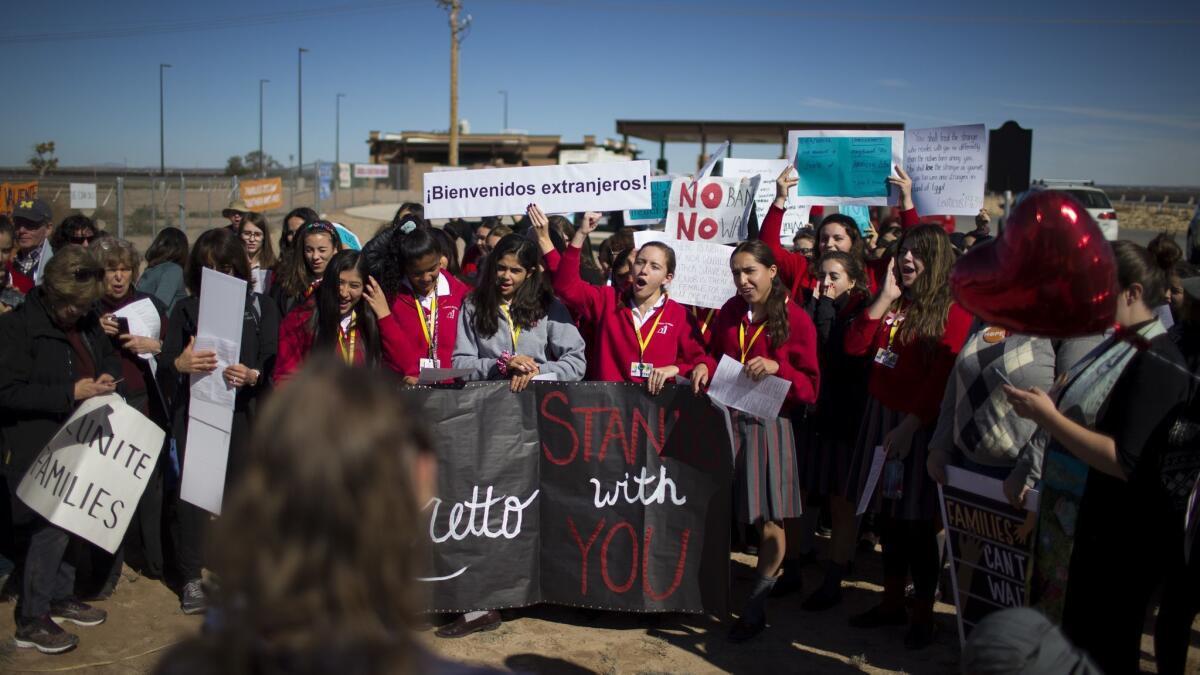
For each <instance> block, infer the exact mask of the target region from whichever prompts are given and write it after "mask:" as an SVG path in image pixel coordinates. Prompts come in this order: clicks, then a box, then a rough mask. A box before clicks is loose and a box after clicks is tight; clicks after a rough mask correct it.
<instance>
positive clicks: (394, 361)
mask: <svg viewBox="0 0 1200 675" xmlns="http://www.w3.org/2000/svg"><path fill="white" fill-rule="evenodd" d="M442 280H443V281H444V282H445V284H446V287H447V290H448V292H447V293H446V294H445V295H442V294H441V292H439V293H438V298H437V314H438V315H437V343H438V345H437V357H438V361H439V365H440V366H441V367H442V368H449V367H450V364H451V362H452V361H453V358H454V342H455V340H456V339H457V338H458V313H459V311H460V310H461V309H462V303H463V298H465V297H467V293H469V292H470V289H469V288H467V285H466V284H464V283H463V282H461V281H459V280H458V279H455V278H454V277H452V276H450V275H449V274H446V273H445V272H442ZM440 285H442V284H441V283H440V282H439V286H440ZM379 343H380V347H381V348H382V351H383V362H384V363H386V364H387V366H388V367H389V368H391V369H392V370H394V371H396V372H397V373H399V374H400V375H402V376H405V377H410V376H411V377H416V376H417V375H419V374H420V373H421V359H424V358H428V357H429V343H428V342H426V341H425V332H424V331H423V330H422V329H421V318H420V315H418V314H417V301H416V299H415V298H414V297H413V294H412V293H411V292H401V293H400V294H399V295H398V296H396V298H394V299H393V300H392V314H391V316H389V317H387V318H385V319H383V320H382V321H380V322H379Z"/></svg>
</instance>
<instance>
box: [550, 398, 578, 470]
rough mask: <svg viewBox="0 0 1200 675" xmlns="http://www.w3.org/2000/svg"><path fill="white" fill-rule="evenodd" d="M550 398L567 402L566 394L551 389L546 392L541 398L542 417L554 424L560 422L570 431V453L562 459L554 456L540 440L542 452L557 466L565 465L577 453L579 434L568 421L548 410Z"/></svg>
mask: <svg viewBox="0 0 1200 675" xmlns="http://www.w3.org/2000/svg"><path fill="white" fill-rule="evenodd" d="M552 398H553V399H558V400H560V401H562V402H563V403H566V402H567V394H566V393H565V392H562V391H551V392H550V393H548V394H546V396H545V398H543V399H542V405H541V410H542V417H543V418H545V419H546V420H548V421H550V422H554V423H555V424H561V425H562V426H563V427H566V429H567V431H568V432H570V433H571V454H569V455H567V456H566V457H565V458H562V459H560V458H558V457H555V456H554V454H553V453H552V452H550V447H549V446H548V445H546V443H545V442H544V441H543V442H542V454H543V455H545V457H546V459H548V460H550V461H551V462H553V463H555V464H557V465H558V466H566V465H568V464H570V463H571V462H573V461H575V456H576V455H577V454H579V434H577V433H575V427H573V426H571V423H570V422H568V421H567V420H564V419H563V418H561V417H558V416H556V415H554V414H553V413H551V412H550V399H552Z"/></svg>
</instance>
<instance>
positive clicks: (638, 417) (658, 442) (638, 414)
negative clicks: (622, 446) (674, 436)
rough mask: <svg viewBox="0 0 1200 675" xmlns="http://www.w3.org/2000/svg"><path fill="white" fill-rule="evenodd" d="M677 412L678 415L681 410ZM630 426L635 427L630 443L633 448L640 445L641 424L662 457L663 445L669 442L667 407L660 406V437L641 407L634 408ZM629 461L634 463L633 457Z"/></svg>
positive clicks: (647, 437) (648, 438)
mask: <svg viewBox="0 0 1200 675" xmlns="http://www.w3.org/2000/svg"><path fill="white" fill-rule="evenodd" d="M675 414H676V416H678V415H679V411H678V410H677V411H675ZM629 426H631V427H633V429H632V431H633V442H631V443H630V444H629V445H630V447H632V448H636V447H638V427H639V426H640V427H641V428H642V430H644V431H645V432H646V440H647V441H649V442H650V445H652V446H654V452H655V454H657V455H658V456H659V457H662V453H663V446H665V445H666V444H667V409H666V408H663V407H661V406H660V407H659V409H658V438H655V437H654V432H652V431H651V430H650V424H649V423H648V422H646V418H645V416H643V415H642V411H641V409H639V408H634V409H633V422H631V423H630V425H629ZM626 456H629V455H626ZM629 463H630V464H633V458H630V459H629Z"/></svg>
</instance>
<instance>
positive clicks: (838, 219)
mask: <svg viewBox="0 0 1200 675" xmlns="http://www.w3.org/2000/svg"><path fill="white" fill-rule="evenodd" d="M826 225H840V226H841V227H842V229H843V230H845V231H846V236H847V237H850V255H852V256H854V257H856V258H858V259H859V260H866V259H867V246H866V244H865V243H864V242H863V238H862V232H860V231H859V230H858V222H856V221H855V220H854V219H853V218H851V217H850V216H848V215H846V214H844V213H831V214H829V215H827V216H825V217H824V218H822V219H821V225H820V226H819V227H818V228H817V246H818V247H820V245H821V230H823V229H825V226H826Z"/></svg>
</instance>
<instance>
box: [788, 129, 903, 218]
mask: <svg viewBox="0 0 1200 675" xmlns="http://www.w3.org/2000/svg"><path fill="white" fill-rule="evenodd" d="M786 156H787V157H789V158H791V160H792V161H793V162H795V165H796V173H797V174H799V178H800V182H799V184H798V185H797V186H796V200H797V202H798V203H800V204H811V205H818V204H820V205H826V206H831V205H832V206H839V205H841V204H860V205H863V206H889V205H890V206H895V205H896V204H898V203H899V202H900V191H899V189H898V188H894V187H892V188H890V189H889V187H888V184H887V177H888V176H890V175H893V174H894V171H895V169H894V167H896V166H901V165H902V162H903V161H904V132H903V131H901V130H899V129H897V130H883V131H880V130H873V129H804V130H792V131H789V132H788V150H787V155H786ZM885 158H886V159H885ZM885 161H886V163H887V166H886V171H885V170H884V168H885V167H884V162H885Z"/></svg>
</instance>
